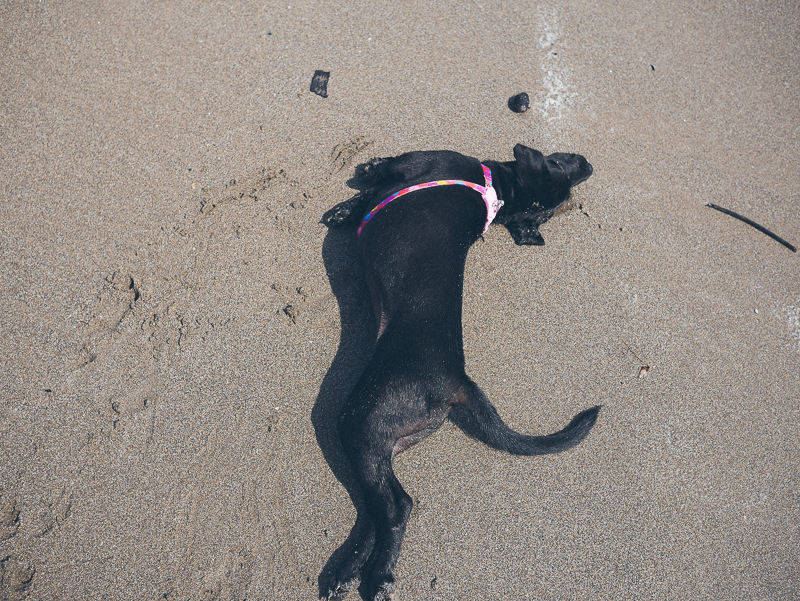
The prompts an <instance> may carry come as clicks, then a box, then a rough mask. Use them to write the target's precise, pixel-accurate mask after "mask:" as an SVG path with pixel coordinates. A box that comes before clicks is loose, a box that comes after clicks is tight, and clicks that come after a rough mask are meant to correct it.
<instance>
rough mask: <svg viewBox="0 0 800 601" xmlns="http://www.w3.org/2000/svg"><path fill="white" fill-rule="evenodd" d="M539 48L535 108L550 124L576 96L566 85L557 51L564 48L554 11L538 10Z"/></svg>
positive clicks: (567, 74) (564, 70)
mask: <svg viewBox="0 0 800 601" xmlns="http://www.w3.org/2000/svg"><path fill="white" fill-rule="evenodd" d="M538 16H539V30H540V31H541V33H540V35H539V48H540V49H541V51H542V58H541V64H540V69H541V71H542V87H543V88H544V89H543V91H541V92H539V94H538V95H537V96H538V98H537V100H538V101H537V103H536V107H537V108H538V109H539V113H541V115H542V117H544V118H545V119H547V120H549V121H552V120H555V119H561V118H563V117H564V116H565V114H566V113H567V111H568V109H569V107H570V105H571V103H572V100H573V99H574V98H576V97H577V94H576V93H575V91H574V90H573V89H572V87H571V86H570V85H569V80H570V73H569V70H568V69H567V68H566V67H564V66H563V64H562V61H561V56H560V50H561V48H562V47H563V46H564V42H563V36H562V34H561V29H560V27H559V23H558V21H559V17H558V11H557V10H556V9H545V8H539V11H538Z"/></svg>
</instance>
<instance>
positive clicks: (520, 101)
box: [508, 92, 531, 113]
mask: <svg viewBox="0 0 800 601" xmlns="http://www.w3.org/2000/svg"><path fill="white" fill-rule="evenodd" d="M530 107H531V99H530V96H528V94H526V93H525V92H521V93H519V94H517V95H516V96H512V97H511V98H509V99H508V108H510V109H511V110H512V111H514V112H515V113H524V112H525V111H527V110H528V109H529V108H530Z"/></svg>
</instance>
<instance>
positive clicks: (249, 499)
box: [154, 404, 291, 599]
mask: <svg viewBox="0 0 800 601" xmlns="http://www.w3.org/2000/svg"><path fill="white" fill-rule="evenodd" d="M231 426H232V427H233V428H234V430H233V431H231V429H230V428H228V429H220V430H215V431H211V432H209V433H208V436H207V439H206V441H205V444H204V446H203V448H202V450H201V451H200V452H199V453H198V454H197V455H196V458H195V460H194V462H192V463H191V464H190V465H189V466H187V468H186V471H187V473H190V474H192V477H191V478H186V479H182V480H181V481H180V482H179V483H177V484H178V486H176V487H175V488H174V489H173V490H172V491H170V494H169V496H165V497H164V498H162V500H161V501H160V506H161V507H160V508H158V507H157V508H154V511H155V512H156V513H157V514H158V515H160V516H161V530H162V532H164V535H165V536H167V537H171V538H174V539H179V540H182V541H185V545H184V547H185V549H186V553H185V554H183V555H182V557H181V560H180V563H179V566H178V568H177V570H176V571H175V580H174V582H175V583H176V589H175V590H174V591H173V592H174V594H175V595H176V597H175V598H178V599H246V598H249V597H248V596H247V595H248V589H249V588H250V586H251V582H252V581H253V573H254V569H255V568H256V567H257V566H267V567H269V570H270V571H271V570H274V569H276V564H275V561H270V560H274V557H273V556H272V554H271V553H270V552H269V546H270V543H271V541H274V540H276V539H278V540H280V537H281V536H291V531H290V530H289V531H287V532H276V533H274V534H275V535H273V533H272V532H271V530H273V529H274V523H275V521H276V519H277V518H276V514H277V513H279V512H280V511H281V508H282V507H284V502H283V499H285V498H286V491H285V486H284V485H283V483H282V482H281V481H280V479H279V481H278V482H277V483H276V482H274V480H273V479H272V478H267V477H266V474H273V473H274V469H275V468H274V464H275V463H276V458H277V457H283V456H285V453H286V448H285V447H286V444H285V443H286V441H287V440H288V439H290V438H291V435H290V434H289V433H288V432H287V433H284V431H283V419H282V415H281V412H280V410H279V409H278V408H277V407H276V408H274V409H270V410H267V409H265V408H263V407H261V406H260V405H259V404H254V405H253V406H250V407H249V408H247V409H245V410H244V411H243V412H242V414H241V415H240V416H239V418H238V419H237V420H236V421H235V425H234V423H231ZM253 466H257V468H256V469H253ZM222 508H224V510H223V509H222ZM209 540H213V541H214V544H213V545H209V544H208V541H209Z"/></svg>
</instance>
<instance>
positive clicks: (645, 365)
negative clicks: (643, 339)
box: [620, 338, 650, 378]
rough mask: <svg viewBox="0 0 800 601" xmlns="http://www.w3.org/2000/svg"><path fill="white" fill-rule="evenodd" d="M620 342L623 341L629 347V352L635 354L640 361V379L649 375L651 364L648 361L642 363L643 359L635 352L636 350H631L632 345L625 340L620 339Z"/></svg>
mask: <svg viewBox="0 0 800 601" xmlns="http://www.w3.org/2000/svg"><path fill="white" fill-rule="evenodd" d="M620 340H622V343H623V344H624V345H625V346H627V347H628V350H629V351H630V352H631V353H632V354H633V356H634V357H636V358H637V359H638V360H639V363H640V364H641V366H640V367H639V377H640V378H644V377H645V376H646V375H647V372H649V371H650V364H649V363H647V362H646V361H642V358H641V357H640V356H639V355H637V354H636V353H635V352H634V350H633V349H632V348H631V345H629V344H628V343H627V342H625V339H624V338H620Z"/></svg>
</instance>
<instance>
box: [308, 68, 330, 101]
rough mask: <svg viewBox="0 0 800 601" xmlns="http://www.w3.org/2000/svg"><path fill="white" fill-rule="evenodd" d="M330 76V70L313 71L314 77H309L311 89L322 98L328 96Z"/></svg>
mask: <svg viewBox="0 0 800 601" xmlns="http://www.w3.org/2000/svg"><path fill="white" fill-rule="evenodd" d="M330 76H331V72H330V71H319V70H318V71H314V77H312V78H311V91H312V92H314V94H317V95H318V96H322V97H323V98H327V97H328V78H329V77H330Z"/></svg>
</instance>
